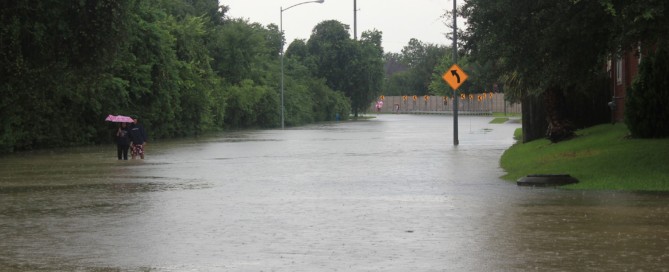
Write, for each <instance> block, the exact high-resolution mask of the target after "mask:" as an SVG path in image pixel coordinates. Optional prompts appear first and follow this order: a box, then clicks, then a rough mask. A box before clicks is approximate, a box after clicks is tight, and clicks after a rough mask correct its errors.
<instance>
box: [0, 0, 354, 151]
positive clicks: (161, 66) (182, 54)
mask: <svg viewBox="0 0 669 272" xmlns="http://www.w3.org/2000/svg"><path fill="white" fill-rule="evenodd" d="M226 11H227V7H225V6H219V4H218V1H217V0H189V1H184V0H97V1H93V0H83V1H56V0H45V1H37V2H35V1H27V0H19V1H4V2H2V4H0V22H1V23H2V24H1V25H0V77H1V78H2V81H0V95H1V96H2V102H0V115H1V116H2V118H0V129H1V130H0V152H7V151H12V150H25V149H32V148H42V147H54V146H70V145H79V144H91V143H104V142H110V141H111V131H112V130H113V128H114V126H115V124H111V123H106V122H104V121H103V120H104V118H105V116H106V115H107V114H124V115H137V116H139V118H140V120H141V122H142V123H143V124H144V125H145V127H146V128H147V130H148V132H149V135H150V137H151V138H153V139H155V138H165V137H175V136H189V135H197V134H200V133H203V132H207V131H211V130H219V129H223V128H225V127H277V126H279V125H280V124H279V109H280V105H279V104H280V102H279V101H280V100H279V90H280V88H279V71H280V69H279V56H280V51H281V43H282V39H283V35H282V33H280V32H279V30H278V27H277V26H276V25H269V26H262V25H259V24H256V23H251V22H248V21H247V20H242V19H232V18H228V17H227V16H226V15H225V13H226ZM286 68H287V69H286V82H287V84H286V85H287V88H286V98H287V100H286V108H287V112H288V116H287V122H286V123H287V124H288V125H299V124H304V123H308V122H314V121H322V120H334V119H335V118H336V116H337V115H339V116H340V117H341V118H347V117H348V115H349V112H350V110H351V106H350V101H351V100H349V98H346V97H344V96H343V95H341V94H340V93H337V92H335V91H333V90H332V89H331V88H330V87H329V85H327V84H325V82H324V80H322V79H320V77H317V76H314V75H312V74H311V73H308V72H306V71H309V69H308V68H306V66H305V65H304V64H300V63H299V62H297V61H294V62H291V61H289V62H288V65H287V67H286Z"/></svg>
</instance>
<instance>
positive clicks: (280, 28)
mask: <svg viewBox="0 0 669 272" xmlns="http://www.w3.org/2000/svg"><path fill="white" fill-rule="evenodd" d="M323 2H325V0H316V1H306V2H302V3H297V4H295V5H292V6H290V7H287V8H283V7H279V10H281V12H280V13H279V32H280V33H281V129H283V128H284V124H285V121H284V120H285V119H284V112H285V111H286V108H285V107H284V104H283V55H284V54H283V53H284V52H283V45H284V41H283V40H284V37H283V12H284V11H286V10H289V9H291V8H293V7H296V6H299V5H303V4H308V3H319V4H322V3H323Z"/></svg>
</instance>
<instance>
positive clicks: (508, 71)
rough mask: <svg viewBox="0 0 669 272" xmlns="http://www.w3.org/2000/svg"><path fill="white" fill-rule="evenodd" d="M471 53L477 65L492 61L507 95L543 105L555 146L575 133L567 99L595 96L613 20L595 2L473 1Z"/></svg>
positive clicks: (467, 12)
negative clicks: (577, 95)
mask: <svg viewBox="0 0 669 272" xmlns="http://www.w3.org/2000/svg"><path fill="white" fill-rule="evenodd" d="M463 14H464V16H465V17H466V18H467V22H468V27H467V30H468V31H467V34H466V36H465V38H466V41H467V50H468V52H470V53H471V55H472V56H473V57H474V58H475V61H478V62H485V61H494V69H496V70H497V71H498V73H499V76H500V78H504V79H505V80H506V81H505V82H504V83H505V85H506V93H513V94H515V95H516V96H518V97H528V96H535V97H536V96H539V95H542V97H543V99H544V102H543V104H544V107H543V108H544V109H546V114H547V121H548V129H547V136H548V137H549V138H550V139H551V140H552V141H560V140H563V139H568V138H570V137H571V136H572V135H573V131H574V129H575V127H574V125H573V124H572V122H571V121H570V120H569V119H568V117H567V112H566V111H565V109H566V108H567V107H566V106H565V99H566V97H567V96H569V95H571V94H575V93H579V92H581V93H583V92H592V90H589V89H587V88H584V87H587V86H592V84H589V82H592V81H593V80H597V78H598V74H601V71H602V68H601V67H602V66H603V63H604V61H605V60H606V57H607V56H608V52H607V48H608V47H607V45H608V43H609V41H610V40H611V38H612V26H613V20H612V18H611V16H608V14H607V13H606V12H605V9H604V8H603V7H602V5H601V4H600V2H597V1H569V0H562V1H529V0H527V1H511V0H508V1H506V0H505V1H490V0H472V1H468V2H467V3H466V4H465V5H464V7H463Z"/></svg>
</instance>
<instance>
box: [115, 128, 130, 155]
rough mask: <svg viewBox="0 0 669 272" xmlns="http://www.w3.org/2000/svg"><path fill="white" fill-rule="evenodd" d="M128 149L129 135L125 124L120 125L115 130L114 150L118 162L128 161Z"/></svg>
mask: <svg viewBox="0 0 669 272" xmlns="http://www.w3.org/2000/svg"><path fill="white" fill-rule="evenodd" d="M128 148H130V133H129V132H128V126H127V125H126V123H121V125H119V127H118V130H116V149H117V154H118V159H119V160H128Z"/></svg>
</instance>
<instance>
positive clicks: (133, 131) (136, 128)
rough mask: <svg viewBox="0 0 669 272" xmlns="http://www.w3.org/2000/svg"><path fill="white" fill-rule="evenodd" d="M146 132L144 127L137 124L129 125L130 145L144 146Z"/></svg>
mask: <svg viewBox="0 0 669 272" xmlns="http://www.w3.org/2000/svg"><path fill="white" fill-rule="evenodd" d="M146 140H147V138H146V132H144V127H143V126H142V125H138V124H132V125H130V141H132V144H138V145H141V144H144V142H146Z"/></svg>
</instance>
